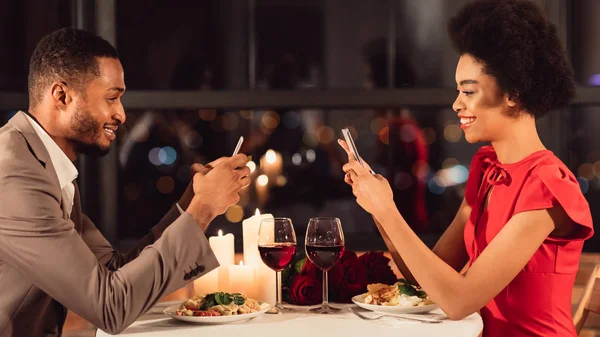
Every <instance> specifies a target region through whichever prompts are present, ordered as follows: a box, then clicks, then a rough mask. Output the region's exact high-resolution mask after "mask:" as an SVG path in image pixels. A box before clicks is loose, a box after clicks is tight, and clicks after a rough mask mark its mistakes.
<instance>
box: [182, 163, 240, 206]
mask: <svg viewBox="0 0 600 337" xmlns="http://www.w3.org/2000/svg"><path fill="white" fill-rule="evenodd" d="M227 158H229V157H221V158H219V159H217V160H215V161H212V162H210V163H208V164H206V165H202V164H200V163H196V164H192V167H191V168H190V172H191V176H192V180H191V181H190V183H189V184H188V186H187V188H186V189H185V192H183V195H182V196H181V198H180V199H179V207H181V208H182V209H183V210H184V211H185V210H186V209H187V208H188V206H189V205H190V202H192V198H194V184H193V182H194V179H193V178H194V176H195V175H196V173H200V174H203V175H206V174H207V173H208V172H210V170H212V169H213V167H215V165H217V164H219V163H221V162H222V161H224V160H226V159H227Z"/></svg>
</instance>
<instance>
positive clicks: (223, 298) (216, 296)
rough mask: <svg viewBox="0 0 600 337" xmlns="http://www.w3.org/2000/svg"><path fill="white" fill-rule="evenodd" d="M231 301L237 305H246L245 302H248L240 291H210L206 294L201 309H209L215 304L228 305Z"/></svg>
mask: <svg viewBox="0 0 600 337" xmlns="http://www.w3.org/2000/svg"><path fill="white" fill-rule="evenodd" d="M231 302H233V303H235V304H236V305H244V303H246V300H245V299H244V297H243V296H242V294H240V293H234V294H230V293H224V292H217V293H210V294H208V295H206V296H204V301H203V303H202V306H200V310H208V309H209V308H211V307H214V306H215V305H228V304H230V303H231Z"/></svg>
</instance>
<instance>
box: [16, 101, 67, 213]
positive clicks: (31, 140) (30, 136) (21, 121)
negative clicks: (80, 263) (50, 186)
mask: <svg viewBox="0 0 600 337" xmlns="http://www.w3.org/2000/svg"><path fill="white" fill-rule="evenodd" d="M8 124H10V125H11V126H13V127H14V128H15V129H17V130H18V131H19V132H20V133H21V134H22V135H23V137H24V138H25V141H27V144H28V145H29V149H30V151H31V153H32V154H33V155H34V156H35V158H36V159H37V160H38V161H39V162H40V163H41V164H42V166H44V168H45V169H46V172H47V173H48V176H49V177H50V179H51V180H52V182H53V183H54V184H55V186H56V187H57V189H58V190H59V193H58V195H59V196H60V207H61V209H62V211H63V216H64V217H65V218H67V217H68V214H69V213H68V212H67V209H66V205H65V203H64V202H63V200H62V199H63V197H62V191H60V183H59V181H58V176H57V174H56V169H55V168H54V165H52V160H50V154H49V153H48V150H46V146H44V143H43V142H42V140H41V139H40V137H39V136H38V134H37V132H35V129H34V128H33V126H32V125H31V124H30V123H29V120H28V119H27V116H26V115H25V113H24V112H23V111H19V112H17V114H16V115H15V116H14V117H13V118H11V119H10V120H9V121H8Z"/></svg>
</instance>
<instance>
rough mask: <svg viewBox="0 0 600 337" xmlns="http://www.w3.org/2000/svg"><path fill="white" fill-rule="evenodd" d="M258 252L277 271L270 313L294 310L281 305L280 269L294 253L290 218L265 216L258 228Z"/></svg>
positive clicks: (293, 236) (293, 235)
mask: <svg viewBox="0 0 600 337" xmlns="http://www.w3.org/2000/svg"><path fill="white" fill-rule="evenodd" d="M258 252H259V253H260V258H261V259H262V261H263V262H264V263H265V264H266V265H267V267H269V268H271V269H273V270H274V271H275V272H276V273H277V297H276V303H275V306H274V307H273V308H271V310H269V311H267V313H270V314H281V313H284V312H292V311H294V310H293V309H291V308H286V307H284V306H283V305H281V271H282V270H283V269H284V268H285V267H286V266H287V265H288V264H290V262H292V259H293V258H294V253H296V233H295V232H294V226H293V225H292V220H291V219H288V218H266V219H263V220H262V221H261V223H260V228H259V230H258Z"/></svg>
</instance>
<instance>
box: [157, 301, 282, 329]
mask: <svg viewBox="0 0 600 337" xmlns="http://www.w3.org/2000/svg"><path fill="white" fill-rule="evenodd" d="M180 306H181V303H180V304H175V305H171V306H169V307H166V308H165V309H164V310H163V313H164V314H165V315H167V316H169V317H171V318H174V319H177V320H180V321H184V322H192V323H199V324H227V323H234V322H242V321H247V320H249V319H251V318H254V317H256V316H260V315H262V314H264V313H265V312H267V310H269V309H271V305H270V304H268V303H261V304H260V310H259V311H257V312H253V313H250V314H241V315H231V316H178V315H177V309H179V307H180Z"/></svg>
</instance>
